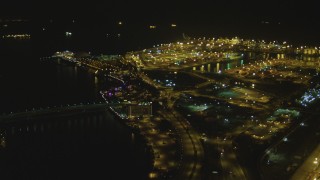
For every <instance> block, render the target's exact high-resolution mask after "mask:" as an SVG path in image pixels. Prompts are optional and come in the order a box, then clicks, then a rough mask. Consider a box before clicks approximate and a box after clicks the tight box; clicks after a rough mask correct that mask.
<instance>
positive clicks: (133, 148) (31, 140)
mask: <svg viewBox="0 0 320 180" xmlns="http://www.w3.org/2000/svg"><path fill="white" fill-rule="evenodd" d="M45 41H46V40H43V41H37V42H35V41H33V40H26V41H25V40H23V41H16V40H13V41H11V40H10V41H4V40H2V41H1V43H0V113H1V114H3V113H6V114H7V113H10V112H20V111H26V109H28V110H30V109H33V108H35V109H39V108H43V107H48V106H50V107H52V106H60V105H67V104H70V105H73V104H79V103H87V102H100V101H102V99H101V97H100V96H99V93H98V92H99V91H100V90H103V89H106V88H108V87H111V86H113V85H116V84H117V82H115V81H112V80H110V79H106V78H104V77H95V76H94V75H93V72H91V71H90V70H88V69H82V68H78V67H74V66H71V65H57V64H55V63H50V62H40V61H39V59H40V57H42V56H47V55H51V52H55V51H56V50H65V49H66V48H65V47H66V46H67V42H66V44H65V43H62V44H61V47H60V48H56V47H55V46H51V45H50V43H52V44H54V45H57V44H55V43H54V42H52V41H51V42H49V41H48V45H46V44H45ZM41 43H44V44H41ZM65 45H66V46H65ZM109 46H111V45H109ZM40 47H41V48H40ZM75 48H79V49H81V46H75ZM102 49H103V48H102ZM113 53H116V52H115V51H113ZM59 115H60V114H57V116H51V117H50V116H49V117H42V118H39V119H36V120H35V121H33V122H27V119H20V120H19V122H16V123H11V124H4V123H2V122H0V130H1V133H2V135H1V136H3V137H5V141H6V147H5V148H1V147H0V179H79V178H80V179H83V178H86V179H100V178H104V179H128V178H129V177H130V178H132V179H145V178H146V174H147V171H148V162H149V160H150V157H148V153H147V152H145V150H144V145H143V143H141V141H139V140H138V141H137V142H135V143H133V142H132V140H131V139H132V134H131V131H130V130H129V129H128V128H126V127H125V126H124V125H123V124H121V123H120V122H118V121H117V120H116V119H115V118H114V117H112V116H111V115H110V114H109V113H108V112H93V113H86V114H78V115H72V116H67V117H59ZM0 121H1V119H0ZM3 134H4V135H3ZM138 142H140V143H138Z"/></svg>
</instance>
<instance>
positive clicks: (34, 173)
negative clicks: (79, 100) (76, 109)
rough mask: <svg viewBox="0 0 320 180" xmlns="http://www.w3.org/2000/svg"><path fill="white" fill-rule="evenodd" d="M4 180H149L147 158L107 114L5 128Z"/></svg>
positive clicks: (0, 155)
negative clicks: (130, 179)
mask: <svg viewBox="0 0 320 180" xmlns="http://www.w3.org/2000/svg"><path fill="white" fill-rule="evenodd" d="M0 131H1V133H2V134H5V135H4V137H5V141H6V145H5V148H0V174H1V179H32V180H35V179H39V180H40V179H79V178H80V179H84V178H85V179H127V178H129V177H130V178H131V177H132V178H134V179H146V177H147V171H148V166H147V163H148V160H147V159H148V153H146V152H145V151H144V149H143V147H144V145H143V144H142V143H139V141H138V140H137V138H135V140H132V134H131V132H130V131H129V130H128V129H127V128H125V127H124V126H123V125H122V124H120V123H119V122H117V120H116V119H115V118H114V117H112V116H111V115H110V114H109V113H108V112H106V111H98V112H88V113H80V114H78V115H71V116H65V117H64V116H59V115H57V116H54V117H40V118H37V119H35V120H33V121H32V122H26V121H23V120H21V121H20V122H16V123H10V124H1V125H0Z"/></svg>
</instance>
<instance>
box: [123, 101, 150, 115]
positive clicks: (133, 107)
mask: <svg viewBox="0 0 320 180" xmlns="http://www.w3.org/2000/svg"><path fill="white" fill-rule="evenodd" d="M127 114H128V117H129V118H135V117H141V116H144V117H145V116H152V102H148V103H132V104H128V105H127Z"/></svg>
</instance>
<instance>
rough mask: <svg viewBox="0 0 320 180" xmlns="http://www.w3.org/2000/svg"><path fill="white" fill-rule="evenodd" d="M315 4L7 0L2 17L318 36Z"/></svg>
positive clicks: (229, 0)
mask: <svg viewBox="0 0 320 180" xmlns="http://www.w3.org/2000/svg"><path fill="white" fill-rule="evenodd" d="M316 4H317V3H316V1H315V0H305V1H289V0H282V1H277V0H262V1H254V2H250V1H245V0H241V1H240V0H219V1H217V0H212V1H204V0H197V1H173V0H171V1H169V0H161V1H125V0H108V1H84V2H82V1H78V2H77V1H68V2H62V1H43V2H34V1H33V2H30V1H7V2H3V3H2V5H1V6H0V16H2V17H24V18H29V19H33V20H39V21H45V20H48V19H58V20H61V21H63V20H66V21H71V20H72V19H76V20H78V21H87V22H91V23H106V24H107V23H112V22H115V21H119V20H121V21H123V22H125V23H126V24H129V25H149V24H157V25H167V24H171V23H176V24H178V25H179V26H180V27H183V28H186V29H189V31H190V32H191V31H194V32H197V33H200V34H201V32H202V33H203V34H204V35H206V34H209V33H208V32H210V31H217V32H223V33H225V34H223V35H228V32H230V35H234V34H237V33H238V34H239V35H240V36H241V35H245V36H247V37H250V35H252V36H253V37H254V32H257V33H258V32H260V36H263V35H264V34H265V35H269V34H270V33H278V34H279V35H278V36H276V37H280V36H282V35H285V36H288V37H291V36H292V37H298V36H306V38H307V39H319V35H318V32H319V31H320V29H319V28H318V27H319V26H320V21H319V17H320V15H319V13H318V11H317V8H318V6H317V5H316ZM264 29H269V30H266V31H264ZM270 29H271V30H270ZM262 32H263V33H262ZM284 38H285V37H284ZM301 39H302V38H301Z"/></svg>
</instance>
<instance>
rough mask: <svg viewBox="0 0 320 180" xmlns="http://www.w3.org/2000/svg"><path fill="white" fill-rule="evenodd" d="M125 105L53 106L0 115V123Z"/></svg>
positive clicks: (100, 103)
mask: <svg viewBox="0 0 320 180" xmlns="http://www.w3.org/2000/svg"><path fill="white" fill-rule="evenodd" d="M122 105H127V103H102V102H98V103H95V102H94V103H88V104H82V103H80V104H74V105H65V106H54V107H47V108H38V109H32V110H29V111H28V110H26V111H24V112H16V113H10V114H3V115H0V124H1V123H11V122H17V121H21V120H28V119H32V118H36V117H49V116H70V115H73V114H79V113H84V112H95V111H102V110H107V108H112V107H116V106H122ZM112 109H113V108H112Z"/></svg>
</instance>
